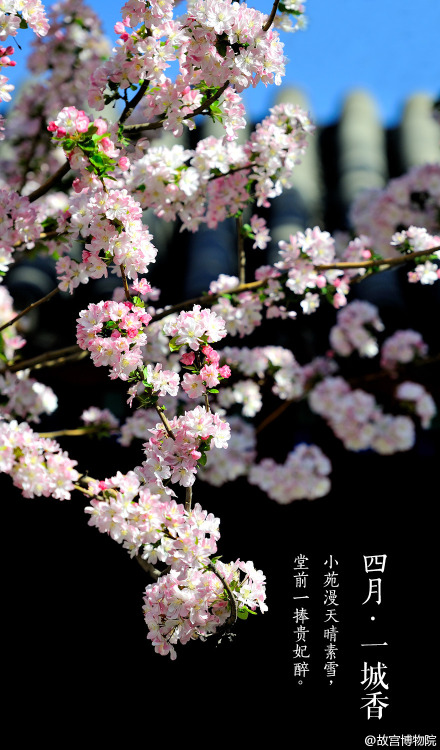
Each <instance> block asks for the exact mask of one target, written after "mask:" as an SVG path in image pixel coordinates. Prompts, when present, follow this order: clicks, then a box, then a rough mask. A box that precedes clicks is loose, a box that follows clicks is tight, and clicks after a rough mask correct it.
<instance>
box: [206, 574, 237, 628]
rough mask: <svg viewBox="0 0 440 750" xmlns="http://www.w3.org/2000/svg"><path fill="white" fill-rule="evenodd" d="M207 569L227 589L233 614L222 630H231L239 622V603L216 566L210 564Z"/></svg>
mask: <svg viewBox="0 0 440 750" xmlns="http://www.w3.org/2000/svg"><path fill="white" fill-rule="evenodd" d="M207 568H209V570H212V572H213V573H214V575H216V576H217V578H218V579H219V581H221V583H222V584H223V587H224V589H225V591H226V593H227V595H228V599H229V603H230V605H231V614H230V615H229V617H228V619H227V620H226V622H225V623H224V625H223V626H222V628H225V629H226V630H230V629H231V628H232V627H233V626H234V625H235V623H236V622H237V601H236V599H235V596H234V594H233V593H232V591H231V589H230V588H229V586H228V584H227V583H226V581H225V579H224V578H223V576H222V575H221V574H220V573H219V572H218V570H217V568H216V567H215V565H214V564H213V563H212V562H209V563H208V565H207Z"/></svg>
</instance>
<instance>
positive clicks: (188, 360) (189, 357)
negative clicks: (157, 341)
mask: <svg viewBox="0 0 440 750" xmlns="http://www.w3.org/2000/svg"><path fill="white" fill-rule="evenodd" d="M195 357H196V355H195V354H194V352H189V353H188V354H182V356H181V358H180V361H181V362H182V364H183V365H188V366H190V365H192V364H193V362H194V360H195Z"/></svg>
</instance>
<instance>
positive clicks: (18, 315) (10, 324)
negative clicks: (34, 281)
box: [0, 287, 60, 331]
mask: <svg viewBox="0 0 440 750" xmlns="http://www.w3.org/2000/svg"><path fill="white" fill-rule="evenodd" d="M59 291H60V290H59V289H58V287H56V288H55V289H52V291H51V292H49V294H46V296H45V297H41V299H38V300H37V301H36V302H32V304H31V305H29V306H28V307H26V308H25V309H24V310H22V311H21V312H20V313H18V314H17V315H16V316H15V318H12V320H9V321H8V322H7V323H3V325H2V326H0V331H4V329H5V328H8V327H9V326H12V325H13V324H14V323H16V322H17V320H20V318H22V317H23V315H27V313H28V312H30V311H31V310H33V309H34V308H35V307H38V306H39V305H42V304H43V302H47V301H48V300H49V299H51V298H52V297H53V296H54V295H55V294H57V292H59Z"/></svg>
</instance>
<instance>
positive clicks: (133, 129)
mask: <svg viewBox="0 0 440 750" xmlns="http://www.w3.org/2000/svg"><path fill="white" fill-rule="evenodd" d="M228 86H229V81H226V83H224V84H223V86H221V87H220V88H219V90H218V91H216V93H215V94H212V95H211V96H209V97H208V98H207V100H206V101H205V102H204V103H203V104H201V105H200V107H197V108H196V109H195V110H194V112H191V113H189V114H188V115H186V116H185V119H187V120H189V119H191V118H193V117H197V115H203V114H206V110H208V111H209V108H210V106H211V104H214V102H215V101H217V99H220V97H221V95H222V94H223V93H224V92H225V91H226V89H227V88H228ZM208 114H209V112H208ZM160 118H162V119H160ZM164 119H165V113H163V114H162V115H160V117H159V120H157V121H156V122H142V123H138V124H137V125H125V126H124V133H126V134H128V135H129V134H130V133H138V132H139V131H140V130H157V129H158V128H161V127H162V126H163V121H164Z"/></svg>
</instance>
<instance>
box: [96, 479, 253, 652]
mask: <svg viewBox="0 0 440 750" xmlns="http://www.w3.org/2000/svg"><path fill="white" fill-rule="evenodd" d="M89 490H91V491H92V492H94V493H96V494H97V495H98V497H96V498H94V499H93V500H92V501H91V503H90V505H89V506H88V507H86V508H85V512H86V513H88V514H89V515H90V519H89V525H90V526H96V527H97V528H98V530H99V531H100V532H101V533H105V534H109V535H110V536H111V537H112V539H114V540H115V541H116V542H118V543H119V544H122V545H123V547H124V548H125V549H127V550H128V551H129V553H130V556H131V557H134V556H139V557H141V558H142V559H143V560H145V562H146V563H148V564H150V565H153V566H154V565H156V564H157V563H158V562H159V563H162V564H164V565H166V566H169V567H170V568H171V570H170V572H169V573H167V574H166V575H161V577H160V579H159V581H158V582H157V583H155V584H151V585H150V586H147V588H146V590H145V606H144V613H145V621H146V623H147V625H148V628H149V631H150V632H149V635H148V638H149V639H150V640H151V641H152V643H153V646H154V647H155V650H156V652H157V653H160V654H163V655H165V654H170V656H171V658H172V659H175V658H176V652H175V649H174V647H173V644H176V643H177V642H178V641H180V642H181V643H182V644H184V643H187V642H188V641H189V640H190V639H194V638H204V637H206V635H208V634H210V633H214V632H215V631H216V629H217V628H218V627H219V626H221V625H223V624H224V623H225V621H226V620H227V618H228V617H229V616H230V612H231V603H230V601H229V597H228V593H229V592H227V590H226V588H225V585H224V583H223V582H222V581H221V579H220V577H219V576H218V575H217V573H216V572H215V571H218V572H219V573H220V576H221V577H222V578H223V581H226V583H227V584H228V586H229V590H230V592H231V594H232V596H233V597H234V600H235V606H236V608H237V610H238V614H239V616H242V617H247V614H248V612H249V609H250V610H251V611H254V610H255V609H256V608H257V607H259V608H260V609H261V611H263V612H264V611H265V610H266V609H267V606H266V605H265V604H264V600H265V590H264V580H265V579H264V576H263V575H262V573H261V571H256V570H255V568H254V566H253V563H251V562H247V563H243V562H241V561H240V560H237V561H236V562H235V563H230V564H229V565H225V564H223V563H220V562H218V561H217V564H216V567H214V566H213V564H212V563H211V561H210V557H211V556H212V555H214V554H215V552H216V551H217V541H218V539H219V537H220V532H219V524H220V521H219V519H218V518H216V517H215V516H213V514H212V513H209V514H208V513H207V512H206V511H205V510H203V509H202V507H201V506H200V505H199V504H196V505H195V506H194V508H192V509H190V510H185V508H184V506H183V505H180V504H178V503H176V502H175V501H174V500H167V499H164V500H161V499H160V496H159V495H157V494H152V493H151V492H150V490H149V489H147V488H146V487H145V486H143V485H141V483H140V481H139V478H138V476H137V475H136V474H135V473H134V472H128V474H126V475H124V474H121V472H118V473H117V474H116V476H114V477H111V478H110V479H106V480H105V481H101V482H97V481H90V480H89ZM239 571H242V572H243V573H244V574H245V576H244V579H243V580H240V574H239ZM229 596H230V594H229Z"/></svg>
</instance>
